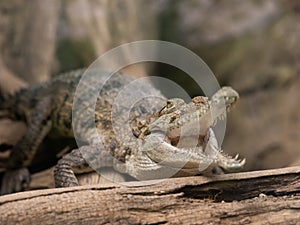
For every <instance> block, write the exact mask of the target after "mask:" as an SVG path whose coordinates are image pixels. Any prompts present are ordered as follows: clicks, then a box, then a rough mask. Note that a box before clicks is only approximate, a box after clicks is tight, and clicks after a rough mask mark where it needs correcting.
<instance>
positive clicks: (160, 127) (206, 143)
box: [130, 87, 245, 179]
mask: <svg viewBox="0 0 300 225" xmlns="http://www.w3.org/2000/svg"><path fill="white" fill-rule="evenodd" d="M238 98H239V95H238V93H237V92H236V91H235V90H233V89H232V88H230V87H223V88H221V89H220V90H219V91H217V92H216V93H215V94H214V95H213V96H212V97H211V99H208V98H207V97H203V96H197V97H195V98H193V99H192V101H191V102H190V103H185V102H184V100H182V99H179V98H174V99H169V100H167V102H166V104H165V106H164V107H163V108H162V109H161V110H159V111H158V112H157V113H156V114H155V116H154V121H152V122H150V123H149V124H148V125H147V129H145V131H144V132H142V135H140V137H142V139H143V140H144V141H143V144H142V145H141V147H140V151H139V154H140V156H139V157H136V158H135V159H134V160H136V159H138V160H139V162H133V161H131V163H132V164H134V165H135V168H134V171H130V172H131V173H134V174H135V177H138V178H141V179H153V178H163V177H165V175H163V172H162V170H161V169H162V168H169V169H170V168H172V169H175V170H176V169H178V170H179V171H180V172H181V173H182V172H183V174H184V175H186V174H191V175H194V174H197V173H199V172H202V171H205V170H206V169H207V168H208V167H209V168H211V167H215V166H219V167H222V168H223V169H224V170H228V171H234V170H238V169H240V168H242V167H243V165H244V164H245V160H238V157H235V158H232V157H230V156H227V155H225V154H224V153H223V152H222V151H221V150H220V148H219V146H218V142H217V139H216V138H215V135H214V132H213V130H212V129H211V127H212V126H214V125H215V123H216V122H217V120H219V119H224V118H225V115H226V111H229V110H230V109H231V108H232V106H233V105H234V104H235V103H236V101H237V100H238ZM139 165H147V167H143V166H142V167H141V168H140V170H139V169H137V167H138V166H139ZM150 165H151V166H150ZM131 168H133V167H131ZM148 168H152V169H151V170H152V171H151V173H147V171H146V170H148ZM155 169H157V171H158V172H157V173H156V174H155V173H154V171H153V170H155ZM149 174H150V175H149ZM153 174H155V176H152V175H153ZM149 176H150V177H149Z"/></svg>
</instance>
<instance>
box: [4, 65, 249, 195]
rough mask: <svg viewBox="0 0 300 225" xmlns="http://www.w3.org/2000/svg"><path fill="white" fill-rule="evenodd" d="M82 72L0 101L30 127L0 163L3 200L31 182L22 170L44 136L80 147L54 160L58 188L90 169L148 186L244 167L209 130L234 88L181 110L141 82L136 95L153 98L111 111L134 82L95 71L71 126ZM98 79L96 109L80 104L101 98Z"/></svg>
mask: <svg viewBox="0 0 300 225" xmlns="http://www.w3.org/2000/svg"><path fill="white" fill-rule="evenodd" d="M83 72H84V71H83V70H79V71H74V72H71V73H68V74H63V75H61V76H58V77H57V78H54V79H53V80H51V81H49V82H47V83H45V84H41V85H38V86H34V87H31V88H29V89H26V90H22V91H20V92H18V93H17V94H15V95H14V96H11V97H9V98H7V99H6V100H4V101H2V102H0V110H2V111H8V112H10V114H9V115H11V116H12V118H13V119H16V120H24V121H25V122H26V123H27V124H28V131H27V132H26V134H25V135H24V137H23V138H22V139H21V140H20V141H19V142H18V143H17V144H16V146H14V147H13V149H11V151H10V156H9V158H4V159H0V167H4V168H6V173H5V175H4V178H3V181H2V187H1V193H2V194H5V193H11V192H16V191H20V190H22V189H23V187H24V184H26V183H28V182H29V180H30V179H29V177H30V174H29V172H28V170H27V167H28V166H29V165H30V163H31V162H32V160H33V158H34V156H35V154H36V151H37V149H38V147H39V146H40V144H41V142H42V141H43V140H44V138H45V137H46V136H47V135H49V136H52V137H59V138H61V137H73V136H74V132H73V131H74V130H75V131H76V132H75V133H76V140H77V141H78V142H80V143H81V144H80V147H79V148H78V149H74V150H72V151H71V152H70V153H68V154H66V155H65V156H63V157H62V159H60V160H59V161H58V164H57V165H56V167H55V172H54V176H55V184H56V186H57V187H66V186H76V185H78V181H77V179H76V177H75V174H76V173H81V172H86V171H90V170H91V167H92V168H93V169H94V170H99V169H101V168H103V167H107V166H109V167H111V166H112V167H114V168H115V169H116V170H117V171H119V172H122V173H127V174H129V175H130V176H132V177H134V178H136V179H139V180H149V179H157V178H166V177H171V176H187V175H195V174H199V173H204V172H206V171H208V170H210V168H212V167H215V166H219V167H222V168H223V169H224V170H227V171H235V170H238V169H240V168H242V166H243V165H244V164H245V160H238V159H237V157H235V158H231V157H229V156H226V155H225V154H223V153H222V151H220V148H219V145H218V143H217V140H216V138H215V135H214V132H213V130H212V129H211V127H212V126H213V125H214V123H215V122H216V120H217V119H218V118H221V117H223V116H224V114H225V113H226V109H229V108H230V107H231V106H232V105H233V104H234V103H235V102H236V100H237V99H238V94H237V93H236V92H235V91H234V90H233V89H232V88H230V87H224V88H222V89H221V90H219V91H218V92H217V93H216V94H215V95H213V96H212V98H211V99H210V100H209V99H208V98H206V97H202V96H198V97H195V98H193V100H192V101H191V102H190V103H188V104H187V103H185V102H184V101H183V100H182V99H178V98H175V99H166V98H165V97H164V96H163V95H162V94H161V93H160V92H159V91H158V90H157V89H155V88H154V87H153V86H151V85H150V84H146V83H143V82H142V83H138V84H137V85H136V86H135V87H134V91H135V92H136V93H135V94H137V95H139V93H144V92H146V93H147V95H149V96H150V95H151V96H152V95H155V96H156V97H155V98H149V99H148V98H145V99H143V100H142V101H140V102H137V103H136V104H135V105H133V106H132V105H130V104H128V105H126V104H125V106H124V105H123V106H122V107H120V106H119V107H115V105H116V104H115V101H116V99H117V98H118V97H120V96H121V100H120V102H122V103H123V102H126V97H127V96H126V95H125V100H122V95H118V94H119V92H120V90H123V88H124V87H126V85H127V84H130V83H131V82H132V81H133V80H134V79H133V78H132V77H129V76H126V75H123V74H120V73H116V74H114V75H113V76H112V77H111V79H110V80H109V81H107V82H104V81H105V80H103V81H101V79H102V78H101V77H103V74H107V72H104V71H93V72H92V74H89V75H91V76H90V79H89V80H88V82H87V83H86V84H85V87H86V92H85V93H86V96H85V97H86V98H82V99H81V98H79V100H77V102H76V103H77V105H78V107H77V108H76V110H75V111H73V116H75V118H77V119H76V120H74V121H73V122H72V107H73V100H74V93H75V90H76V87H77V85H78V82H79V81H80V79H81V77H82V74H83ZM99 80H100V81H101V82H102V83H105V85H104V86H103V88H102V91H101V92H100V94H99V96H98V98H97V103H96V106H95V108H94V106H93V105H92V103H91V102H89V101H88V100H85V99H90V98H89V97H90V96H91V95H94V94H95V93H98V92H99V88H98V87H97V85H94V84H95V83H97V82H99ZM101 82H100V83H101ZM123 97H124V96H123ZM114 107H115V108H114ZM94 109H95V111H94ZM115 109H116V110H117V111H114V110H115ZM89 112H92V113H94V114H93V115H95V120H92V121H91V120H90V119H88V116H87V114H88V113H89ZM112 112H114V113H116V114H114V113H112ZM128 112H130V113H129V114H128ZM113 115H117V116H116V117H113ZM112 119H113V120H112ZM124 124H127V125H128V124H129V126H124ZM95 130H96V132H95ZM99 138H100V141H99Z"/></svg>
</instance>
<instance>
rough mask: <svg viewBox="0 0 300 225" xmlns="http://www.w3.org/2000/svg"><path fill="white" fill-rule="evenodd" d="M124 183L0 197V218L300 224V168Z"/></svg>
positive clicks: (64, 221) (32, 221)
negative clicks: (149, 183)
mask: <svg viewBox="0 0 300 225" xmlns="http://www.w3.org/2000/svg"><path fill="white" fill-rule="evenodd" d="M123 184H124V183H123ZM123 184H101V185H92V186H91V185H90V186H79V187H72V188H60V189H47V190H37V191H28V192H23V193H17V194H12V195H6V196H2V197H0V211H1V218H0V223H1V224H64V225H65V224H108V223H109V224H111V223H113V224H299V221H300V194H299V193H300V167H290V168H284V169H276V170H266V171H254V172H245V173H237V174H226V175H218V176H213V177H202V176H198V177H185V178H173V179H167V180H163V181H161V182H159V183H156V184H152V185H145V184H144V183H142V182H130V183H127V185H123ZM128 184H130V186H128Z"/></svg>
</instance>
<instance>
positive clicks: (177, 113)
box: [148, 87, 239, 143]
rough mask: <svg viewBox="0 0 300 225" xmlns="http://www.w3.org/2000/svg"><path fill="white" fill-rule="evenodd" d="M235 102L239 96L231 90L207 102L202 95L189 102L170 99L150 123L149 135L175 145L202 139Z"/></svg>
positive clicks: (227, 88) (224, 90)
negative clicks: (190, 138) (162, 135)
mask: <svg viewBox="0 0 300 225" xmlns="http://www.w3.org/2000/svg"><path fill="white" fill-rule="evenodd" d="M238 99H239V94H238V93H237V92H236V91H235V90H233V89H232V88H231V87H223V88H222V89H220V90H219V91H217V92H216V93H215V94H214V95H213V96H212V98H211V99H210V100H209V99H208V98H207V97H203V96H197V97H194V98H193V99H192V101H191V102H190V103H185V102H184V100H182V99H180V98H174V99H169V100H167V102H166V104H165V106H164V107H163V108H162V109H161V110H160V111H158V112H157V113H156V115H155V117H156V118H155V120H154V121H153V122H151V123H150V124H149V132H148V133H152V134H153V133H164V134H165V137H166V140H168V139H169V140H170V141H171V142H174V143H176V140H177V141H178V140H179V139H180V138H182V137H191V136H192V137H194V136H197V137H199V140H202V139H203V138H204V137H205V136H206V135H207V132H208V129H209V128H210V127H212V126H214V125H215V124H216V122H217V121H218V120H219V119H221V120H223V119H224V118H225V117H226V111H230V109H231V108H232V106H233V105H234V104H235V103H236V102H237V100H238Z"/></svg>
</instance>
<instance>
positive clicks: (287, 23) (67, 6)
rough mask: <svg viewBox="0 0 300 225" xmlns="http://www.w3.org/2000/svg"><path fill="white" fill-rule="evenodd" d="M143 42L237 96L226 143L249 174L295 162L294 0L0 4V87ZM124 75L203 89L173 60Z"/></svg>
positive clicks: (299, 29)
mask: <svg viewBox="0 0 300 225" xmlns="http://www.w3.org/2000/svg"><path fill="white" fill-rule="evenodd" d="M144 39H158V40H165V41H170V42H174V43H177V44H180V45H182V46H184V47H186V48H188V49H190V50H192V51H193V52H195V53H196V54H197V55H198V56H200V57H201V58H202V59H203V60H204V61H205V62H206V63H207V65H208V66H209V67H210V68H211V69H212V71H213V72H214V74H215V75H216V77H217V79H218V81H219V83H220V85H221V86H223V85H230V86H232V87H233V88H235V89H236V90H237V91H238V92H239V93H240V95H241V99H240V102H239V103H238V104H237V106H236V107H235V109H234V110H233V111H232V112H231V113H230V115H228V123H227V131H226V136H225V140H224V143H223V149H224V150H225V152H228V153H230V154H234V153H236V152H239V153H240V155H241V156H242V157H245V158H246V159H247V165H246V168H245V169H246V170H258V169H267V168H278V167H284V166H289V165H297V164H300V155H299V146H300V131H299V129H300V110H299V104H298V101H299V99H300V79H299V74H300V45H299V40H300V2H299V1H297V0H277V1H274V0H248V1H243V0H228V1H216V0H180V1H179V0H152V1H146V0H140V1H135V0H72V1H68V0H43V1H41V0H31V1H23V0H10V1H0V48H1V51H0V90H1V92H3V93H13V92H14V91H16V90H18V89H19V88H21V87H25V86H27V85H31V84H34V83H39V82H42V81H45V80H48V79H49V78H50V77H51V76H55V75H57V74H59V73H61V72H65V71H69V70H73V69H77V68H82V67H87V66H89V65H90V64H91V63H92V62H93V61H94V60H95V59H96V58H97V57H98V56H100V55H101V54H103V53H105V52H106V51H107V50H110V49H111V48H113V47H116V46H118V45H120V44H123V43H127V42H131V41H137V40H144ZM126 54H128V53H124V55H125V56H126V57H130V55H126ZM125 71H126V73H128V74H132V75H134V76H146V75H151V74H154V75H157V74H159V75H161V76H165V77H167V78H169V79H172V80H174V81H176V82H178V83H179V84H180V85H182V86H184V87H185V90H188V92H189V94H190V95H191V96H195V95H197V94H201V90H200V89H199V87H198V86H196V85H194V84H193V83H191V82H190V80H189V79H188V76H187V75H186V74H184V73H183V72H182V71H180V70H178V69H176V68H173V67H171V66H167V65H163V64H152V63H148V64H137V65H133V66H130V67H129V68H125ZM2 127H3V125H2ZM0 128H1V124H0ZM6 128H7V126H6V127H5V129H6ZM3 133H4V132H3V129H2V134H3ZM0 134H1V129H0ZM0 136H1V135H0ZM15 137H16V136H15V135H13V138H15ZM0 142H1V139H0Z"/></svg>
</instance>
